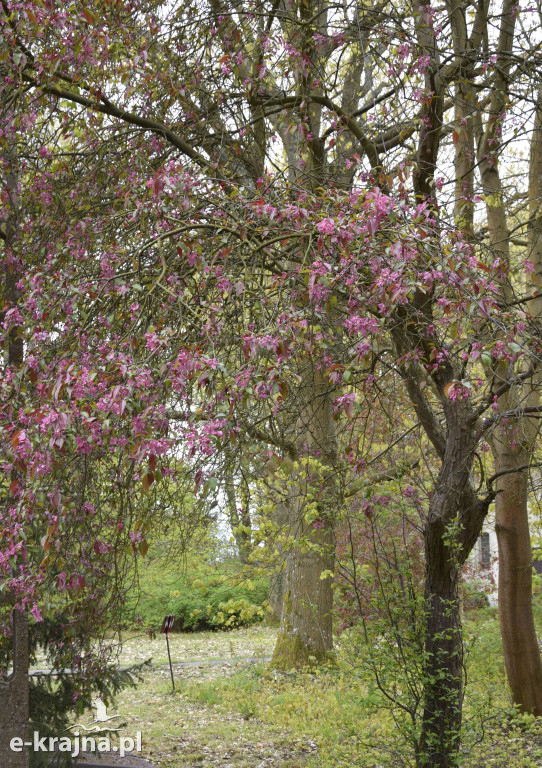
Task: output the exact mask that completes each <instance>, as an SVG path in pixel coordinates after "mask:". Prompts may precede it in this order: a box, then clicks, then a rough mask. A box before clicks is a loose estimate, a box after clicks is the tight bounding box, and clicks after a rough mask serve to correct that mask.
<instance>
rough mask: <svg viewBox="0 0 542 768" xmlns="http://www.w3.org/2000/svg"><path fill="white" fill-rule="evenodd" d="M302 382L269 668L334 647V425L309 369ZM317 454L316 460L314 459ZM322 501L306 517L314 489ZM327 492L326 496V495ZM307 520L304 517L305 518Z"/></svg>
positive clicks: (324, 654) (308, 659) (323, 654)
mask: <svg viewBox="0 0 542 768" xmlns="http://www.w3.org/2000/svg"><path fill="white" fill-rule="evenodd" d="M303 381H304V383H303V384H302V385H301V386H300V392H299V395H300V398H301V405H300V417H299V424H298V435H299V439H298V456H297V461H296V464H295V465H294V471H293V472H292V476H291V483H290V488H289V494H288V502H287V504H286V525H287V528H288V531H289V534H290V537H291V543H290V545H289V550H288V554H287V558H286V567H285V571H284V577H283V578H284V581H283V590H282V615H281V622H280V629H279V634H278V638H277V643H276V646H275V650H274V653H273V659H272V662H271V664H272V666H273V667H275V668H279V669H291V668H292V667H295V666H302V665H305V664H310V663H317V662H321V661H323V660H325V659H327V658H328V657H329V655H330V653H331V652H332V650H333V631H332V609H333V590H332V586H331V585H332V579H331V577H330V576H327V577H324V578H321V577H322V575H325V574H324V572H325V571H330V572H332V571H333V568H334V564H335V539H334V531H333V527H334V525H333V524H334V521H333V513H332V510H331V503H330V496H329V487H328V486H329V479H328V477H326V475H327V474H328V472H329V469H330V468H331V466H332V465H333V463H334V459H335V450H336V448H335V429H334V422H333V419H332V402H331V397H330V395H329V394H328V386H327V384H326V382H325V381H324V379H323V377H322V375H321V373H320V372H319V371H317V370H314V368H312V366H311V369H310V370H309V371H307V372H306V373H305V376H304V380H303ZM316 457H318V458H316ZM316 491H318V493H317V495H318V496H319V497H320V498H321V499H322V502H321V505H320V502H318V503H319V506H321V510H322V511H321V513H320V518H319V519H317V520H314V519H313V517H314V516H313V515H311V516H308V515H307V512H308V510H307V506H308V503H307V502H308V501H309V500H310V502H311V505H312V504H314V499H315V496H314V494H315V492H316ZM326 496H327V499H326ZM307 518H308V519H307Z"/></svg>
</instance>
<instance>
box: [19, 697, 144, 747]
mask: <svg viewBox="0 0 542 768" xmlns="http://www.w3.org/2000/svg"><path fill="white" fill-rule="evenodd" d="M93 705H94V706H95V707H96V720H93V721H92V722H91V723H89V725H88V726H85V725H81V724H80V723H78V724H77V725H72V726H70V730H71V731H73V736H72V737H70V736H40V734H39V731H34V733H33V734H32V741H24V739H21V738H19V737H15V738H13V739H11V741H10V743H9V747H10V749H11V751H12V752H22V751H23V749H24V747H29V748H32V749H33V750H34V752H68V753H70V754H71V756H72V757H78V756H79V755H80V754H82V753H83V752H118V753H119V755H120V756H121V757H124V755H126V754H128V753H130V752H141V731H136V734H135V739H134V738H133V737H132V736H120V735H119V744H118V746H117V745H116V744H113V745H112V744H111V739H110V738H109V736H108V735H106V734H110V733H112V732H113V733H117V732H118V731H121V730H122V728H113V727H111V726H107V727H104V725H105V724H106V723H109V722H110V721H111V720H116V719H117V718H119V717H120V716H119V715H114V716H113V717H108V715H107V709H106V707H105V704H104V703H103V701H101V699H95V700H94V702H93ZM75 729H80V730H83V731H84V732H85V733H84V734H83V735H81V733H80V730H75ZM90 734H92V735H90Z"/></svg>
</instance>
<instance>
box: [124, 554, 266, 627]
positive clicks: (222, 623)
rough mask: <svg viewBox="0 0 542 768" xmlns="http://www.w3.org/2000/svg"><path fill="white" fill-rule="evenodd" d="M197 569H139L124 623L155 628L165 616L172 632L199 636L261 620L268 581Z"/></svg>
mask: <svg viewBox="0 0 542 768" xmlns="http://www.w3.org/2000/svg"><path fill="white" fill-rule="evenodd" d="M197 565H198V567H197V568H194V567H192V568H190V569H189V570H188V571H187V572H185V573H182V572H179V570H177V568H175V567H174V566H173V565H170V566H168V567H164V566H162V567H159V564H158V562H157V563H156V564H154V565H151V566H150V567H149V568H147V569H146V570H145V571H143V572H142V573H141V574H140V586H139V590H138V592H139V594H137V592H136V590H135V589H134V591H133V593H132V595H131V596H130V597H129V600H128V604H127V609H128V610H127V622H128V623H129V624H131V625H135V624H140V625H142V626H143V627H144V628H146V629H151V628H152V629H159V628H160V626H161V623H162V620H163V618H164V616H166V615H168V614H173V615H174V616H175V623H174V625H173V629H174V630H176V631H179V632H199V631H202V630H207V629H232V628H234V627H242V626H248V625H250V624H254V623H255V622H258V621H261V620H262V619H263V618H264V616H265V605H266V601H267V596H268V592H269V582H268V580H267V579H259V580H257V581H254V582H252V581H250V580H247V579H241V578H240V577H239V575H238V574H237V573H236V569H235V566H234V565H228V564H224V563H222V564H220V567H219V568H217V567H216V565H213V566H212V567H209V566H208V565H206V564H205V563H202V562H200V563H198V564H197Z"/></svg>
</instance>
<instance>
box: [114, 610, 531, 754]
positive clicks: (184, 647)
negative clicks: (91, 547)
mask: <svg viewBox="0 0 542 768" xmlns="http://www.w3.org/2000/svg"><path fill="white" fill-rule="evenodd" d="M275 633H276V630H271V629H269V628H267V627H262V626H254V627H250V628H248V629H243V630H237V631H233V632H228V633H210V634H209V633H203V634H199V635H173V636H172V637H171V645H172V652H173V656H174V659H175V660H176V661H188V660H205V659H213V658H214V659H216V658H219V659H230V658H232V657H240V656H257V655H258V654H260V655H262V656H266V655H270V653H271V651H272V648H273V643H274V638H275ZM465 634H466V637H467V641H468V642H467V645H468V648H469V652H468V676H469V688H468V695H467V698H466V701H465V722H466V726H465V737H464V745H465V756H464V760H463V763H462V765H463V766H464V768H541V766H542V724H537V723H533V722H532V721H531V720H529V718H518V717H510V706H509V702H508V698H507V691H506V686H505V680H504V670H503V667H502V661H501V657H500V647H499V634H498V622H497V620H496V617H495V614H494V613H493V612H492V611H481V612H480V613H479V614H477V615H476V617H475V618H474V619H469V620H468V621H467V622H466V627H465ZM151 655H152V656H153V661H154V662H155V663H157V664H161V663H164V662H165V659H166V654H165V641H164V638H163V637H159V638H157V639H156V640H154V641H150V640H149V639H148V638H145V637H131V638H129V639H128V641H127V642H126V643H125V645H124V648H123V652H122V655H121V662H122V663H130V662H132V661H139V660H141V659H142V658H148V657H149V656H151ZM400 679H401V678H400V676H399V677H398V680H400ZM175 681H176V688H177V691H176V693H175V694H174V695H173V694H172V693H171V683H170V679H169V670H166V669H154V670H153V671H151V672H149V673H147V674H146V675H145V679H144V682H143V683H142V684H141V685H140V686H139V687H138V688H137V690H131V691H130V690H129V691H124V692H123V693H122V694H121V695H120V696H119V698H118V701H117V703H116V707H115V709H116V711H117V712H119V713H121V714H122V715H123V716H124V717H125V718H126V721H127V722H128V726H127V731H136V730H141V731H142V733H143V746H144V754H145V756H147V757H148V758H149V759H151V760H152V761H154V762H155V764H156V765H157V766H160V767H161V768H211V766H216V765H220V766H221V767H222V768H279V767H280V768H391V767H392V766H393V768H407V766H408V767H409V768H410V766H412V764H413V763H412V759H411V754H410V752H409V749H408V745H405V742H404V740H402V739H401V738H400V736H401V733H400V728H401V727H403V728H404V727H405V723H404V722H403V723H402V724H401V723H400V722H399V723H398V722H397V721H394V718H393V716H392V714H391V713H390V711H389V709H386V707H385V702H384V701H383V699H382V697H379V696H378V695H377V692H376V691H375V688H374V684H373V680H372V679H371V677H370V675H368V674H367V670H366V669H365V668H364V665H363V659H362V658H357V659H356V658H352V656H351V655H350V656H349V657H347V656H346V654H345V652H344V651H343V653H342V654H341V652H339V656H338V663H337V666H336V667H334V668H332V669H327V670H320V671H318V672H316V673H311V672H304V673H294V672H291V673H289V674H277V673H274V672H269V671H268V670H267V669H266V665H265V663H263V662H262V663H255V664H250V665H246V664H231V665H229V664H223V665H217V666H212V667H211V666H209V667H184V668H180V667H177V668H176V671H175Z"/></svg>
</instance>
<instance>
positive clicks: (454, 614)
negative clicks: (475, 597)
mask: <svg viewBox="0 0 542 768" xmlns="http://www.w3.org/2000/svg"><path fill="white" fill-rule="evenodd" d="M445 539H446V535H445V530H444V528H443V526H442V520H441V518H440V517H438V518H436V519H432V520H431V519H430V521H429V522H428V524H427V525H426V527H425V531H424V542H425V561H426V574H425V604H426V610H427V619H426V622H427V623H426V635H425V654H426V657H425V664H424V676H425V681H426V682H425V691H424V694H425V696H424V712H423V732H422V739H421V744H420V755H419V762H420V765H421V766H427V768H429V766H431V768H435V766H438V767H439V768H451V766H454V765H456V760H455V756H456V755H457V752H458V748H459V740H460V733H461V718H462V711H461V710H462V704H463V641H462V634H461V618H460V612H459V592H458V563H457V562H456V561H455V560H456V558H455V556H454V552H453V550H451V549H450V548H449V547H448V546H446V544H445V543H444V541H445Z"/></svg>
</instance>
